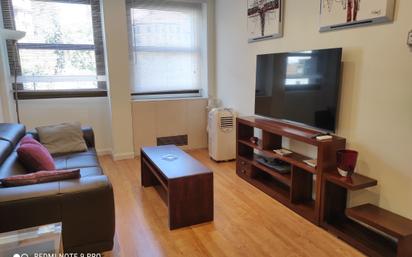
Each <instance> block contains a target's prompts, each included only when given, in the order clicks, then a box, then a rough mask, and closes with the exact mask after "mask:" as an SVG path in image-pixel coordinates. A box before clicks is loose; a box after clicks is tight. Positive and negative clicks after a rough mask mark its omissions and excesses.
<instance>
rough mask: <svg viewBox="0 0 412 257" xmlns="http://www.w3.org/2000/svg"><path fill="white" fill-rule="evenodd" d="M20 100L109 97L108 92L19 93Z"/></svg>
mask: <svg viewBox="0 0 412 257" xmlns="http://www.w3.org/2000/svg"><path fill="white" fill-rule="evenodd" d="M17 95H18V98H19V100H32V99H51V98H80V97H107V91H106V90H79V91H71V90H70V91H69V90H67V91H66V90H65V91H58V90H56V91H19V92H18V93H17Z"/></svg>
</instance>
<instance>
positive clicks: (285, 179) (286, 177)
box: [252, 160, 292, 186]
mask: <svg viewBox="0 0 412 257" xmlns="http://www.w3.org/2000/svg"><path fill="white" fill-rule="evenodd" d="M252 165H253V166H254V167H255V168H258V169H259V170H261V171H263V172H266V173H268V174H269V175H270V176H272V177H274V178H275V179H277V180H278V181H279V182H281V183H283V184H285V185H287V186H290V185H291V183H292V182H291V173H285V174H282V173H279V172H276V171H275V170H274V169H272V168H270V167H266V166H265V165H263V164H260V163H259V162H258V161H256V160H254V161H252Z"/></svg>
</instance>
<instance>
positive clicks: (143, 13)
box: [127, 0, 205, 97]
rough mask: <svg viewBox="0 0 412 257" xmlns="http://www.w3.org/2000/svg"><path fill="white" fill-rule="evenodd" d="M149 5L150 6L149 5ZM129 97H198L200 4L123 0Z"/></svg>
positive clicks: (201, 30) (201, 49)
mask: <svg viewBox="0 0 412 257" xmlns="http://www.w3.org/2000/svg"><path fill="white" fill-rule="evenodd" d="M149 2H150V3H149ZM127 6H128V8H127V10H128V17H129V22H128V23H129V38H130V48H131V71H132V89H131V90H132V95H133V96H138V97H139V96H153V95H155V96H157V97H159V96H160V95H161V96H163V97H166V96H188V95H189V96H193V95H196V96H199V95H200V94H201V89H202V87H203V85H204V84H205V83H204V82H202V81H203V79H204V74H205V72H203V68H204V65H203V61H204V56H205V54H204V47H203V46H204V45H205V44H204V43H203V42H202V39H203V38H204V33H205V29H204V26H203V22H204V21H203V10H202V8H203V4H202V3H188V2H177V1H156V0H153V1H143V0H127Z"/></svg>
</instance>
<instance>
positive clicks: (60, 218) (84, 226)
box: [0, 175, 115, 250]
mask: <svg viewBox="0 0 412 257" xmlns="http://www.w3.org/2000/svg"><path fill="white" fill-rule="evenodd" d="M114 217H115V216H114V196H113V189H112V185H111V183H110V181H109V180H108V178H107V177H106V176H105V175H101V176H90V177H84V178H80V179H73V180H64V181H59V182H51V183H43V184H36V185H28V186H21V187H10V188H0V220H1V222H0V233H1V232H7V231H11V230H16V229H22V228H27V227H33V226H38V225H43V224H49V223H54V222H63V233H64V237H63V238H64V241H65V244H64V245H65V249H66V246H67V247H69V248H70V247H72V249H73V248H75V247H76V246H77V245H78V244H87V243H89V242H90V243H91V241H110V240H112V239H113V235H114ZM82 231H87V232H88V233H86V234H84V235H80V234H81V232H82ZM73 250H74V249H73Z"/></svg>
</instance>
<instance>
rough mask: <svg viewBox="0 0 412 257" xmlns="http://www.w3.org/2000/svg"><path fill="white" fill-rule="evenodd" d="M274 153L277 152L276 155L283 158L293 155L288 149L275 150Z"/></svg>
mask: <svg viewBox="0 0 412 257" xmlns="http://www.w3.org/2000/svg"><path fill="white" fill-rule="evenodd" d="M273 152H275V153H277V154H279V155H282V156H286V155H289V154H291V153H292V152H291V151H289V150H288V149H284V148H281V149H275V150H273Z"/></svg>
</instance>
